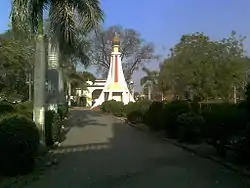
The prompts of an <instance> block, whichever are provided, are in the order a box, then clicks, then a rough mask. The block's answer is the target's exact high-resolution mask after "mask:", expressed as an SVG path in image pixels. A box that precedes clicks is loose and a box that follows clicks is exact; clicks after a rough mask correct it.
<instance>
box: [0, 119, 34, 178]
mask: <svg viewBox="0 0 250 188" xmlns="http://www.w3.org/2000/svg"><path fill="white" fill-rule="evenodd" d="M38 145H39V132H38V130H37V128H36V125H35V124H34V123H33V122H32V121H31V120H30V119H28V118H26V117H23V116H20V115H10V116H6V117H5V118H4V119H3V120H2V121H1V122H0V150H1V155H0V171H1V173H2V174H3V175H8V176H15V175H19V174H27V173H29V172H31V171H32V170H33V167H34V158H35V155H36V154H37V149H38Z"/></svg>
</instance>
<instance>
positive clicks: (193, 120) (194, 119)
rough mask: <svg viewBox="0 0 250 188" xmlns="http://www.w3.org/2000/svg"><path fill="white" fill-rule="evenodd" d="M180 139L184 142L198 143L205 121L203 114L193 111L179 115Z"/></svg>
mask: <svg viewBox="0 0 250 188" xmlns="http://www.w3.org/2000/svg"><path fill="white" fill-rule="evenodd" d="M176 123H177V125H178V139H179V140H180V141H182V142H189V143H197V142H198V141H199V140H200V139H201V130H202V127H203V125H204V123H205V120H204V119H203V117H202V116H200V115H197V114H195V113H193V112H188V113H182V114H180V115H179V116H178V117H177V121H176Z"/></svg>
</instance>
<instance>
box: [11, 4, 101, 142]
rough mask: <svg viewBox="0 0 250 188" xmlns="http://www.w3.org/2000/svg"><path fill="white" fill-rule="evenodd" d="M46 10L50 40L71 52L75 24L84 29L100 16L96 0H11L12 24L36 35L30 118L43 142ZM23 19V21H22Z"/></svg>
mask: <svg viewBox="0 0 250 188" xmlns="http://www.w3.org/2000/svg"><path fill="white" fill-rule="evenodd" d="M45 12H48V15H47V17H48V20H49V23H50V29H49V31H50V33H51V36H53V37H51V38H50V39H51V41H50V42H51V43H52V44H53V45H58V49H59V50H60V52H61V53H63V54H73V53H74V50H75V48H74V46H75V44H76V43H77V37H76V33H77V30H78V27H77V26H78V25H80V26H82V28H83V29H84V31H85V32H86V33H87V32H89V31H90V30H92V29H93V28H94V27H96V26H97V25H98V24H99V22H100V21H102V20H103V12H102V10H101V8H100V2H99V0H85V1H81V0H74V1H71V0H65V1H62V0H12V11H11V19H12V28H13V30H14V31H20V30H23V29H24V30H26V31H28V32H30V33H32V34H34V35H35V39H36V52H35V65H34V108H33V119H34V121H35V123H36V125H37V127H38V129H39V131H40V133H41V143H42V144H43V145H45V142H44V112H45V109H44V108H45V107H44V100H45V70H46V60H45V48H44V13H45ZM24 23H25V24H24Z"/></svg>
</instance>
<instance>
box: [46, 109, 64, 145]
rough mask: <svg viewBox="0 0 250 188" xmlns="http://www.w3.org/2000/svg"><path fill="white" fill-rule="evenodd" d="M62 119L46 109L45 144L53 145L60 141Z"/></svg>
mask: <svg viewBox="0 0 250 188" xmlns="http://www.w3.org/2000/svg"><path fill="white" fill-rule="evenodd" d="M61 129H62V120H61V117H60V115H59V114H58V113H56V112H54V111H52V110H48V111H46V112H45V138H46V145H47V146H53V144H54V143H55V142H59V141H60V134H61Z"/></svg>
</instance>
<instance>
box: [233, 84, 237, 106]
mask: <svg viewBox="0 0 250 188" xmlns="http://www.w3.org/2000/svg"><path fill="white" fill-rule="evenodd" d="M233 102H234V104H236V103H237V89H236V85H235V84H234V85H233Z"/></svg>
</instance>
